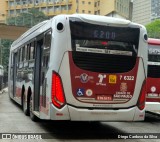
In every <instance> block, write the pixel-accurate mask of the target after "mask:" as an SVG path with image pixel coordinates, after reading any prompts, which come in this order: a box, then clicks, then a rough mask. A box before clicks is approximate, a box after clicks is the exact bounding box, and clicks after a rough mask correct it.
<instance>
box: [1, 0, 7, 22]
mask: <svg viewBox="0 0 160 142" xmlns="http://www.w3.org/2000/svg"><path fill="white" fill-rule="evenodd" d="M6 12H7V3H6V1H5V0H0V23H5V20H6V17H7V13H6Z"/></svg>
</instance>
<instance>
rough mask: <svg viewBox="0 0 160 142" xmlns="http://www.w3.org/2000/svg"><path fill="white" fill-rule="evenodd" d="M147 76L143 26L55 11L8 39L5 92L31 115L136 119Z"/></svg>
mask: <svg viewBox="0 0 160 142" xmlns="http://www.w3.org/2000/svg"><path fill="white" fill-rule="evenodd" d="M144 47H145V48H144ZM146 75H147V33H146V29H145V28H144V27H143V26H142V25H138V24H134V23H132V22H130V21H128V20H122V19H116V18H111V17H106V16H96V15H86V14H73V15H59V16H55V17H54V18H52V19H50V20H48V21H44V22H42V23H40V24H38V25H36V26H35V27H33V28H31V29H30V30H29V31H27V32H26V33H24V34H23V35H22V36H21V37H20V38H18V39H17V40H16V41H15V42H14V43H13V44H12V46H11V49H10V61H9V96H10V97H11V98H12V99H13V100H15V101H16V102H17V103H19V104H20V105H22V107H23V111H24V113H25V114H27V115H30V117H31V119H32V120H35V119H36V117H38V118H40V119H50V120H71V121H141V120H144V115H145V110H144V108H145V95H146V90H145V87H144V86H145V80H146ZM141 88H144V89H142V90H141Z"/></svg>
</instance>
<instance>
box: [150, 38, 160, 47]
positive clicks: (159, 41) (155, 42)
mask: <svg viewBox="0 0 160 142" xmlns="http://www.w3.org/2000/svg"><path fill="white" fill-rule="evenodd" d="M148 44H151V45H160V39H156V38H148Z"/></svg>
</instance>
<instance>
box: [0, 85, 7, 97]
mask: <svg viewBox="0 0 160 142" xmlns="http://www.w3.org/2000/svg"><path fill="white" fill-rule="evenodd" d="M4 92H8V87H6V88H4V89H2V90H0V95H1V94H2V93H4Z"/></svg>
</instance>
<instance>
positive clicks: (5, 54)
mask: <svg viewBox="0 0 160 142" xmlns="http://www.w3.org/2000/svg"><path fill="white" fill-rule="evenodd" d="M12 42H13V41H11V40H7V39H2V40H1V48H2V50H1V51H2V57H1V58H2V65H3V67H4V71H5V72H8V70H7V66H8V63H9V49H10V46H11V44H12Z"/></svg>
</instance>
